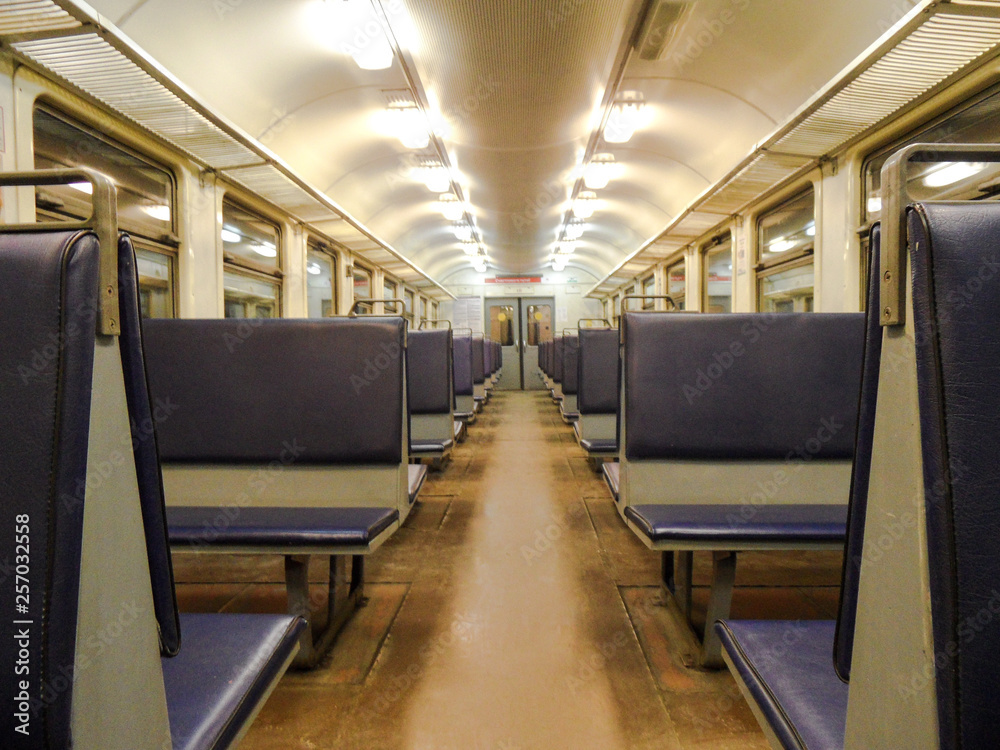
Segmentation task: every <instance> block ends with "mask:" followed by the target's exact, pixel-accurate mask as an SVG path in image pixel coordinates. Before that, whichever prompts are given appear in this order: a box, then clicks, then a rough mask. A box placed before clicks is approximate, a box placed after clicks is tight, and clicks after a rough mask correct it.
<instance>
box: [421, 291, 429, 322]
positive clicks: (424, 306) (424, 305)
mask: <svg viewBox="0 0 1000 750" xmlns="http://www.w3.org/2000/svg"><path fill="white" fill-rule="evenodd" d="M420 319H421V320H426V319H427V298H426V297H421V298H420Z"/></svg>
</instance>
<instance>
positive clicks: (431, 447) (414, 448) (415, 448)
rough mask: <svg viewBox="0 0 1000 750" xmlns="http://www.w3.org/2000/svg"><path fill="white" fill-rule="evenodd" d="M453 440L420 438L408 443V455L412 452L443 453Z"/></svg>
mask: <svg viewBox="0 0 1000 750" xmlns="http://www.w3.org/2000/svg"><path fill="white" fill-rule="evenodd" d="M454 442H455V441H454V440H421V441H419V442H416V443H410V455H411V456H412V455H413V454H414V453H444V452H445V451H446V450H448V449H449V448H451V446H452V445H453V444H454Z"/></svg>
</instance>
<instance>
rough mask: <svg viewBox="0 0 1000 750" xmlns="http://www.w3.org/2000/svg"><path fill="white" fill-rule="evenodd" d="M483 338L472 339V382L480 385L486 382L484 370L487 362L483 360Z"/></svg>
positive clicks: (474, 337) (475, 337)
mask: <svg viewBox="0 0 1000 750" xmlns="http://www.w3.org/2000/svg"><path fill="white" fill-rule="evenodd" d="M483 344H484V342H483V337H482V336H473V337H472V382H473V383H475V384H476V385H480V384H482V383H485V382H486V372H485V370H484V367H483V366H484V364H485V360H484V359H483Z"/></svg>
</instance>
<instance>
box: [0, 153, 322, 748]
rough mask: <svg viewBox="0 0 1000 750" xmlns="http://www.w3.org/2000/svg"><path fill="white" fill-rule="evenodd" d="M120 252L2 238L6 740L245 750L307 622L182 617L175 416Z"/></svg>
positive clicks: (129, 259)
mask: <svg viewBox="0 0 1000 750" xmlns="http://www.w3.org/2000/svg"><path fill="white" fill-rule="evenodd" d="M72 175H73V176H72V177H71V178H70V179H75V180H77V181H79V180H81V179H83V178H84V177H85V176H84V175H82V173H80V172H79V171H74V172H73V173H72ZM86 178H87V179H92V180H93V181H94V182H95V184H97V183H99V180H98V178H96V177H94V176H92V175H91V176H86ZM98 192H104V193H105V194H107V193H108V192H109V185H108V183H106V182H105V183H103V190H97V189H96V188H95V193H98ZM104 240H105V241H104V242H103V243H101V242H99V241H98V238H97V236H96V235H95V234H94V233H93V232H90V231H85V230H78V229H71V230H61V231H55V230H52V231H35V232H5V233H3V234H2V235H0V279H2V282H0V283H2V284H3V294H2V295H0V315H2V318H3V321H4V329H5V330H6V331H7V334H6V338H5V346H4V347H3V351H2V352H0V357H2V362H3V365H2V370H3V372H5V373H6V374H7V375H6V376H5V382H4V388H3V399H2V402H0V429H2V430H3V433H4V434H5V435H6V436H7V438H8V439H6V440H5V441H4V448H3V451H2V453H0V476H2V477H3V486H4V487H5V497H4V503H3V504H2V506H0V515H2V518H3V526H4V528H5V530H6V532H5V533H4V534H3V535H2V536H0V559H3V560H4V561H5V562H6V563H10V564H11V566H12V573H11V574H8V575H5V576H4V578H3V581H2V583H0V586H2V587H3V590H4V595H5V601H7V602H9V603H10V606H11V607H12V609H13V608H15V607H16V611H17V613H16V615H15V616H13V617H12V616H11V615H10V613H8V614H6V615H5V616H4V617H3V618H0V659H2V661H3V663H4V664H6V665H7V666H8V668H9V669H10V670H11V673H10V674H11V679H5V680H4V681H3V683H2V685H3V687H2V688H0V690H2V692H3V700H4V703H5V704H6V706H7V710H6V711H5V712H4V718H3V719H2V724H3V730H2V731H3V734H4V736H5V737H7V738H8V742H9V743H10V744H9V745H8V746H9V747H18V748H32V749H35V748H67V747H71V746H72V747H78V748H88V749H89V748H102V749H108V750H126V749H128V750H135V749H139V750H147V749H148V750H161V749H162V748H164V747H168V748H169V747H173V748H186V749H190V750H195V749H196V748H223V747H230V746H231V745H233V744H235V743H236V742H237V741H238V740H239V738H240V736H242V733H243V732H244V731H245V729H246V727H247V726H248V725H249V722H250V721H251V720H252V719H253V717H254V715H255V714H256V712H257V710H258V709H259V707H260V705H261V704H262V703H263V701H264V700H265V699H266V698H267V696H268V694H269V693H270V691H271V689H272V688H273V686H274V685H275V684H276V682H277V681H278V679H279V678H280V677H281V675H282V674H283V672H284V671H285V669H286V668H287V667H288V664H289V663H290V661H291V660H292V658H293V657H294V656H295V654H296V651H297V650H298V647H299V640H300V635H301V632H302V631H303V629H304V627H305V622H304V621H303V620H302V619H301V618H299V617H295V616H291V615H288V616H285V615H274V616H270V615H259V616H258V615H178V612H177V605H176V598H175V594H174V588H173V575H172V567H171V559H170V552H169V542H168V537H167V531H166V510H165V507H164V501H163V498H164V492H163V487H162V485H161V482H160V470H159V465H158V462H157V450H156V436H155V431H154V430H153V425H154V423H156V422H165V421H166V420H167V419H168V418H169V417H172V416H173V414H170V415H169V417H168V411H169V410H170V409H172V408H173V407H172V405H170V404H166V403H159V402H157V401H155V400H154V399H152V398H151V396H150V394H149V392H148V389H147V383H146V377H145V366H144V365H145V363H144V358H143V349H142V337H141V330H140V321H139V304H138V282H137V275H136V265H135V256H134V252H133V248H132V244H131V242H130V241H129V239H128V238H127V237H122V238H121V240H120V241H117V237H116V234H115V233H114V232H111V233H107V232H106V233H105V234H104ZM101 266H103V267H105V268H110V269H114V268H116V267H117V268H118V269H119V272H118V283H117V286H118V297H117V299H118V305H117V306H114V309H113V310H111V311H110V312H109V316H110V320H111V321H112V323H113V326H114V328H115V331H116V332H117V333H118V334H119V335H110V334H107V335H106V334H103V333H98V330H99V329H98V328H97V326H96V325H95V314H94V311H95V310H99V309H101V306H102V299H101V298H100V297H99V295H98V278H99V267H101ZM101 289H102V290H107V289H111V291H112V292H113V291H114V283H113V282H112V283H111V284H107V285H102V286H101ZM107 299H108V303H107V304H108V306H109V307H111V306H112V305H114V299H115V298H114V295H113V294H109V295H108V297H107ZM15 573H16V575H15Z"/></svg>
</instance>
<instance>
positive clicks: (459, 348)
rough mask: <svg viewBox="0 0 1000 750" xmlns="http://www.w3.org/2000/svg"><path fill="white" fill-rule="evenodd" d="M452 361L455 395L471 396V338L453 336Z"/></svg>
mask: <svg viewBox="0 0 1000 750" xmlns="http://www.w3.org/2000/svg"><path fill="white" fill-rule="evenodd" d="M452 355H453V357H452V360H453V364H454V372H455V395H456V396H471V395H472V392H473V389H472V386H473V380H472V337H471V336H455V337H454V339H453V342H452Z"/></svg>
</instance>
